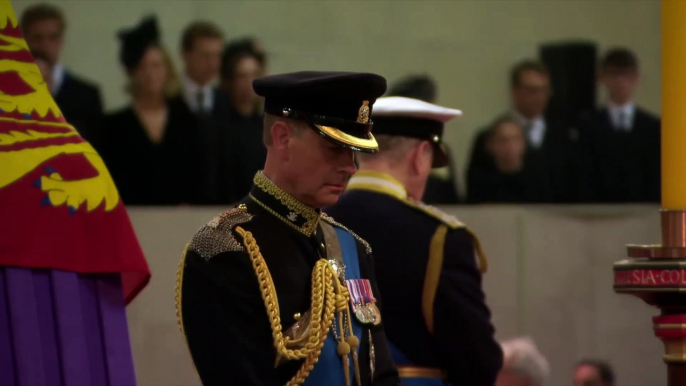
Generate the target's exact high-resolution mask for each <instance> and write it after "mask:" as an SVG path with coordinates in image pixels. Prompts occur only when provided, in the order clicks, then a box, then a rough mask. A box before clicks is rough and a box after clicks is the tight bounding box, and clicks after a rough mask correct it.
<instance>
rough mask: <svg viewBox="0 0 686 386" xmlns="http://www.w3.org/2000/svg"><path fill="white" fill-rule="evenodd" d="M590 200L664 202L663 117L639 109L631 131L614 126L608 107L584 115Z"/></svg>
mask: <svg viewBox="0 0 686 386" xmlns="http://www.w3.org/2000/svg"><path fill="white" fill-rule="evenodd" d="M580 121H581V123H580V124H579V126H580V128H581V129H582V131H581V133H582V136H581V147H582V151H583V153H582V154H583V157H582V159H583V165H584V172H585V175H586V177H587V178H586V180H585V186H584V188H585V189H584V195H583V199H584V201H587V202H605V203H610V202H612V203H620V202H659V201H660V119H659V118H658V117H656V116H654V115H652V114H650V113H649V112H647V111H645V110H643V109H641V108H638V107H637V108H636V110H635V112H634V119H633V122H632V127H631V129H630V130H628V131H627V130H624V129H616V128H614V127H613V124H612V120H611V119H610V114H609V112H608V110H607V109H601V110H598V111H595V112H592V113H589V114H585V115H584V116H583V117H582V118H581V120H580Z"/></svg>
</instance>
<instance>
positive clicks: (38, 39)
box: [24, 19, 64, 66]
mask: <svg viewBox="0 0 686 386" xmlns="http://www.w3.org/2000/svg"><path fill="white" fill-rule="evenodd" d="M24 37H25V38H26V43H27V44H28V45H29V49H30V50H31V52H33V53H38V54H40V55H42V56H44V57H45V58H46V59H47V60H48V62H49V64H50V65H51V66H54V65H55V64H57V62H58V61H59V56H60V51H61V50H62V45H63V43H64V31H63V30H62V24H61V23H60V21H59V20H57V19H45V20H39V21H36V22H33V23H32V24H30V25H29V28H27V29H26V31H25V34H24Z"/></svg>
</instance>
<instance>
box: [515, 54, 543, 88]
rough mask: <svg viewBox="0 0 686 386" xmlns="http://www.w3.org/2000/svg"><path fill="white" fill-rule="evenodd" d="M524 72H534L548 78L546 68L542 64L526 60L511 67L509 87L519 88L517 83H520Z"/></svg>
mask: <svg viewBox="0 0 686 386" xmlns="http://www.w3.org/2000/svg"><path fill="white" fill-rule="evenodd" d="M524 71H534V72H537V73H539V74H541V75H545V76H550V72H548V67H546V66H545V64H543V62H540V61H538V60H529V59H527V60H524V61H522V62H519V63H517V64H515V65H514V66H513V67H512V70H510V86H512V87H516V86H519V82H520V81H521V78H522V73H523V72H524Z"/></svg>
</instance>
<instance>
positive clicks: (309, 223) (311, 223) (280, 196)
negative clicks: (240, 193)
mask: <svg viewBox="0 0 686 386" xmlns="http://www.w3.org/2000/svg"><path fill="white" fill-rule="evenodd" d="M253 182H254V183H255V186H257V187H258V188H260V190H262V191H263V192H265V193H267V194H269V195H270V196H272V197H274V198H276V199H277V200H279V202H281V203H282V204H283V205H284V206H286V207H287V208H288V209H289V210H291V212H292V213H293V214H295V215H300V216H302V217H303V218H304V219H305V223H304V224H303V226H302V227H299V226H297V225H295V224H294V223H293V221H291V220H289V219H287V218H286V217H284V216H281V215H280V214H278V213H277V212H276V211H275V210H273V209H272V208H269V207H268V206H267V205H266V204H265V203H263V202H261V201H259V200H257V199H256V198H255V197H254V196H253V195H252V194H251V195H250V199H252V200H253V201H255V203H257V204H258V205H260V206H261V207H262V208H264V209H266V210H267V211H268V212H269V213H271V214H272V215H274V216H276V217H277V218H278V219H280V220H281V221H283V222H285V223H286V224H288V225H290V226H291V227H293V228H295V229H297V230H298V231H300V232H302V233H303V234H305V236H307V237H310V236H312V234H313V233H314V231H315V230H316V229H317V223H318V221H319V213H317V211H316V210H314V209H312V208H310V207H309V206H307V205H305V204H303V203H302V202H300V201H298V200H297V199H295V198H294V197H293V196H291V195H290V194H288V193H286V192H285V191H284V190H283V189H281V188H279V187H278V186H276V184H274V183H273V182H272V181H271V180H270V179H269V178H267V176H265V175H264V173H263V172H262V171H259V172H257V174H255V178H254V180H253Z"/></svg>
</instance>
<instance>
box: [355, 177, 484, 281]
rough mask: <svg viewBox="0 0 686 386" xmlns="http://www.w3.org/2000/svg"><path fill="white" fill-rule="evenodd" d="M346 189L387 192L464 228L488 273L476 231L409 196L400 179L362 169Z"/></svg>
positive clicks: (479, 265)
mask: <svg viewBox="0 0 686 386" xmlns="http://www.w3.org/2000/svg"><path fill="white" fill-rule="evenodd" d="M346 189H347V190H366V191H369V192H375V193H381V194H385V195H387V196H391V197H393V198H395V199H397V200H399V201H400V202H402V203H403V204H405V205H407V206H409V207H411V208H414V209H417V210H419V211H421V212H423V213H425V214H427V215H429V216H431V217H433V218H435V219H436V220H438V221H440V222H441V223H443V224H445V225H447V226H448V227H449V228H450V229H458V228H464V229H465V230H466V231H467V232H468V233H469V234H470V235H471V236H472V239H473V240H474V249H475V251H476V258H477V266H478V268H479V271H481V273H486V271H487V270H488V260H487V259H486V254H485V253H484V250H483V248H482V247H481V243H480V242H479V239H478V238H477V237H476V235H475V234H474V233H472V231H470V230H469V229H467V227H466V226H465V224H464V223H462V222H461V221H460V220H458V219H457V218H456V217H455V216H452V215H449V214H448V213H445V212H443V211H442V210H440V209H438V208H436V207H434V206H431V205H427V204H425V203H423V202H417V201H414V200H412V199H411V198H409V197H408V196H407V190H406V189H405V187H404V186H403V185H402V183H400V181H398V180H397V179H395V178H394V177H393V176H391V175H389V174H386V173H383V172H377V171H373V170H361V171H359V172H357V173H355V175H353V176H352V177H351V178H350V180H349V181H348V186H347V188H346Z"/></svg>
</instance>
